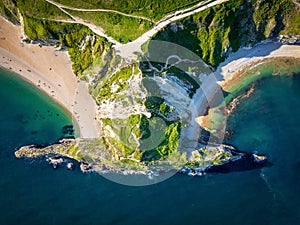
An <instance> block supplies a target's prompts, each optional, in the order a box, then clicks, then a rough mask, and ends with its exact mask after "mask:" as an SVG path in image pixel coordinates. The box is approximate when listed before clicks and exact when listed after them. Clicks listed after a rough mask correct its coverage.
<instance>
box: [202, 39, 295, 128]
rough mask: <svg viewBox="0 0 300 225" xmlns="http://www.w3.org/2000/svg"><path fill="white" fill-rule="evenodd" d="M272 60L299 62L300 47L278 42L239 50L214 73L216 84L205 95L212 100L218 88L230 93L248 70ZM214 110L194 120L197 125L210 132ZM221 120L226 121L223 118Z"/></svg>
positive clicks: (203, 106) (207, 89) (203, 107)
mask: <svg viewBox="0 0 300 225" xmlns="http://www.w3.org/2000/svg"><path fill="white" fill-rule="evenodd" d="M272 59H282V60H284V59H295V60H299V61H300V45H292V44H291V45H287V44H282V43H280V42H262V43H259V44H257V45H255V46H254V47H252V48H240V49H239V50H238V51H237V52H235V53H232V54H230V56H229V57H228V58H227V59H226V60H225V61H224V62H222V63H221V64H220V65H219V66H218V68H217V69H216V71H215V72H214V76H215V78H216V80H217V82H216V83H214V85H212V84H211V83H210V85H207V86H208V87H209V88H206V95H209V96H210V97H211V98H210V99H213V97H214V96H215V93H216V92H217V91H218V90H219V89H220V88H221V89H222V90H223V91H228V92H230V91H231V88H232V87H233V86H234V84H235V83H236V82H238V80H239V79H240V78H241V77H243V76H244V75H245V73H246V72H247V71H248V70H250V69H251V68H254V67H255V66H257V65H259V64H261V63H264V62H266V61H268V60H272ZM206 97H207V96H206ZM212 101H214V100H212ZM207 107H208V105H207V104H206V103H205V102H204V103H203V104H202V111H205V110H206V108H207ZM214 110H215V109H209V111H208V114H207V115H205V116H199V117H198V118H196V121H197V123H198V124H199V125H200V126H201V127H204V128H206V129H207V130H211V124H212V122H213V121H214V119H213V116H214ZM223 120H226V117H225V116H224V118H223ZM225 122H226V121H225Z"/></svg>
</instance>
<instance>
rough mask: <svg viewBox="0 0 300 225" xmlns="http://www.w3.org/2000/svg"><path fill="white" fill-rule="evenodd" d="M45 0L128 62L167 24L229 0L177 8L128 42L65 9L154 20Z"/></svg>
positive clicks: (211, 0)
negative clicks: (86, 28)
mask: <svg viewBox="0 0 300 225" xmlns="http://www.w3.org/2000/svg"><path fill="white" fill-rule="evenodd" d="M45 1H47V2H48V3H50V4H52V5H54V6H56V7H57V8H59V9H60V10H61V11H62V12H64V13H65V14H67V15H68V16H70V17H71V18H72V19H73V20H74V23H79V24H82V25H85V26H87V27H88V28H90V29H91V30H92V31H93V32H94V33H96V34H98V35H99V36H102V37H105V38H106V39H107V40H108V41H109V42H111V43H112V44H113V47H114V48H115V50H116V53H117V54H118V55H120V56H121V57H123V58H124V59H126V60H127V61H128V62H130V61H135V60H137V57H138V56H137V54H136V53H142V49H141V47H142V46H143V45H144V44H145V43H146V42H147V41H148V40H150V39H151V38H152V37H153V36H154V35H155V34H156V33H158V32H159V31H160V30H162V29H163V28H164V27H166V26H167V25H169V24H171V23H173V22H175V21H177V20H180V19H183V18H185V17H188V16H191V15H193V14H195V13H198V12H201V11H203V10H205V9H207V8H210V7H213V6H215V5H219V4H222V3H224V2H227V1H229V0H206V1H203V2H200V3H198V4H196V5H194V6H191V7H189V8H187V9H183V10H177V11H175V12H173V13H171V14H169V15H167V16H165V17H164V18H163V19H161V20H160V21H158V22H156V24H155V26H154V27H153V28H152V29H150V30H148V31H147V32H145V33H144V34H143V35H141V36H140V37H138V38H137V39H135V40H134V41H132V42H129V43H126V44H121V43H120V42H118V41H116V40H115V39H114V38H112V37H110V36H108V35H106V34H105V31H104V30H103V29H102V28H100V27H99V26H96V25H93V24H91V23H87V22H86V21H84V20H83V19H80V18H77V17H74V16H73V15H72V14H71V13H69V12H67V11H66V10H65V9H70V10H76V11H86V12H113V13H118V14H120V15H124V16H129V17H134V18H139V19H144V20H148V21H151V22H153V21H152V20H150V19H149V18H146V17H142V16H135V15H131V14H126V13H122V12H119V11H115V10H108V9H79V8H74V7H69V6H65V5H62V4H59V3H57V2H55V1H52V0H45ZM67 22H70V21H67Z"/></svg>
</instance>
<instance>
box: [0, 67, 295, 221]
mask: <svg viewBox="0 0 300 225" xmlns="http://www.w3.org/2000/svg"><path fill="white" fill-rule="evenodd" d="M0 86H1V87H0V114H1V116H0V121H1V122H0V135H1V137H0V140H1V141H0V224H1V225H2V224H3V225H5V224H18V225H19V224H34V225H35V224H44V225H47V224H88V225H90V224H197V225H199V224H206V225H207V224H210V225H227V224H228V225H241V224H243V225H254V224H255V225H267V224H272V225H282V224H284V225H292V224H295V225H297V224H300V206H299V203H300V201H299V200H300V193H299V190H300V179H299V178H300V175H299V172H300V165H299V164H300V155H299V150H300V146H299V143H298V142H299V136H300V135H299V134H300V130H299V125H300V119H299V115H300V101H299V96H300V95H299V94H300V93H299V92H300V77H288V78H285V77H270V78H267V79H266V80H264V81H262V82H261V83H259V85H257V90H256V92H255V93H254V94H253V96H251V98H249V99H248V100H246V101H245V102H244V103H243V104H241V105H240V106H239V107H238V109H237V113H236V114H235V115H233V116H232V117H231V118H230V119H229V125H230V126H231V128H232V129H235V130H236V132H237V133H236V134H235V135H234V136H233V137H232V140H231V142H232V143H234V144H236V145H237V146H238V147H239V148H240V149H244V150H247V151H250V152H252V151H258V152H259V153H264V154H266V155H267V156H268V157H269V159H270V160H271V161H272V162H273V163H274V165H273V166H272V167H268V168H264V169H258V170H252V171H246V172H235V173H230V174H210V175H206V176H203V177H197V178H195V177H189V176H180V175H176V176H173V177H172V178H170V179H169V180H167V181H164V182H162V183H159V184H156V185H151V186H146V187H129V186H123V185H119V184H116V183H113V182H111V181H108V180H106V179H105V178H103V177H101V176H99V175H97V174H87V175H86V174H82V173H80V172H79V171H78V170H75V171H72V172H71V171H67V170H66V169H63V168H61V169H58V170H54V169H52V168H51V167H50V166H49V165H47V164H46V163H44V162H41V161H38V160H36V161H29V160H22V159H15V158H14V155H13V152H14V150H15V149H16V148H17V147H19V146H21V145H24V144H30V143H42V144H46V143H51V142H55V141H56V140H57V139H58V138H60V137H62V136H63V134H62V132H61V127H62V126H64V125H66V124H69V123H70V122H71V119H70V118H69V117H68V116H67V114H66V113H64V112H63V110H62V109H60V108H58V107H57V105H56V104H55V103H54V102H51V101H50V99H49V98H48V97H46V96H45V95H42V94H41V93H40V92H38V91H37V90H35V89H33V88H32V87H31V86H30V85H27V84H24V83H23V82H20V81H19V79H17V78H12V77H11V76H7V75H6V74H5V73H3V72H1V75H0ZM48 110H49V111H50V112H48ZM37 111H39V112H38V113H37ZM51 113H52V114H51ZM57 113H58V114H59V116H58V117H57V116H56V114H57ZM36 114H38V115H36Z"/></svg>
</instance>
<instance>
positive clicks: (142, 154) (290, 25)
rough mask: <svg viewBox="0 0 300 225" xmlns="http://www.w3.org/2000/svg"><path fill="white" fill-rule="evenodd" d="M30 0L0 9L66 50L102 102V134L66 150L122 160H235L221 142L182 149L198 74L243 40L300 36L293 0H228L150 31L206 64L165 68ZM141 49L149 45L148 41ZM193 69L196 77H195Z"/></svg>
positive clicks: (31, 35)
mask: <svg viewBox="0 0 300 225" xmlns="http://www.w3.org/2000/svg"><path fill="white" fill-rule="evenodd" d="M25 3H26V1H21V0H14V1H11V0H6V1H3V2H1V3H0V14H1V15H3V16H5V17H6V18H9V19H10V20H11V21H12V22H14V23H21V25H22V26H24V31H25V34H26V36H27V37H28V39H31V40H35V41H37V42H39V43H42V44H50V45H56V46H57V47H59V48H60V49H62V50H67V51H68V53H69V55H70V59H71V61H72V63H73V70H74V73H75V75H77V76H78V78H80V79H82V80H85V81H87V82H88V84H89V91H90V94H91V95H92V96H93V98H94V99H95V101H96V103H97V104H98V107H99V108H98V113H97V116H96V118H95V119H96V120H98V122H99V126H100V130H101V132H100V133H101V138H99V140H97V141H95V142H94V141H89V142H81V143H80V142H78V143H76V144H74V145H72V146H71V147H70V148H66V150H65V151H66V152H67V154H66V155H67V156H69V157H73V158H76V159H78V160H85V161H91V162H98V163H99V162H105V163H106V164H109V163H111V162H115V163H121V164H123V165H125V167H126V166H132V167H140V166H141V165H142V166H145V165H149V164H151V163H152V164H153V163H154V164H155V163H157V162H162V161H169V162H171V164H172V165H175V166H177V167H180V166H182V165H184V164H185V163H186V162H187V161H188V160H190V161H196V162H197V163H196V164H195V165H200V164H199V162H200V161H201V162H202V161H203V160H204V158H205V160H204V161H205V165H206V166H207V165H209V164H222V163H224V162H225V161H227V160H230V157H231V155H230V152H229V153H228V152H226V151H225V150H224V149H222V148H207V149H203V146H201V143H199V145H197V144H195V145H194V146H195V152H190V154H189V155H187V154H186V153H185V152H183V151H180V150H179V147H180V146H181V144H182V143H180V139H181V138H182V136H183V133H182V130H183V129H185V128H186V127H187V126H189V125H190V123H186V120H185V121H184V120H183V118H188V117H189V116H191V115H190V114H189V113H186V115H185V116H183V115H184V114H185V112H184V109H185V108H188V107H189V105H190V104H191V102H192V101H193V96H194V94H195V93H197V91H198V90H199V88H200V87H201V79H200V78H199V73H203V74H207V75H209V73H210V72H211V71H212V70H211V66H212V67H216V66H218V65H219V63H220V62H222V61H223V60H224V59H225V58H226V57H227V56H228V55H229V54H230V53H231V52H233V51H237V50H238V49H239V48H240V47H247V46H252V45H254V44H256V43H258V42H260V41H262V40H265V39H272V40H281V41H285V42H297V41H298V38H299V37H300V28H299V24H300V6H299V3H298V2H297V1H290V0H281V1H276V0H269V1H263V0H252V1H251V0H248V1H246V0H237V1H228V2H226V3H222V4H219V5H216V6H214V7H211V8H208V9H206V10H204V11H202V12H199V13H196V14H193V15H191V16H189V17H186V18H184V19H181V20H179V21H176V22H174V23H171V24H170V25H168V26H166V27H165V28H164V29H163V30H161V31H159V32H158V33H157V34H156V35H155V36H154V37H153V40H164V41H168V42H173V43H176V44H178V45H180V46H183V47H185V48H187V49H189V50H190V51H191V52H193V53H195V54H196V55H197V56H198V57H199V58H200V59H202V60H203V61H204V62H205V63H206V64H207V65H205V64H204V63H202V66H203V67H205V68H206V69H205V70H203V71H201V72H199V71H193V66H192V65H186V66H185V69H183V68H181V69H178V68H177V67H176V66H171V65H168V66H165V67H164V63H162V62H161V63H153V64H151V63H149V62H148V63H147V62H146V61H143V62H140V61H139V60H137V61H135V62H132V61H131V62H128V61H126V60H125V59H123V58H122V57H120V56H118V53H117V52H116V51H115V50H114V48H113V47H112V44H111V43H110V42H109V41H108V40H107V39H105V38H103V37H100V36H98V35H96V34H95V33H94V32H93V31H92V30H91V29H88V28H87V27H85V26H83V25H82V24H76V23H75V22H76V21H75V22H74V20H75V19H76V18H75V19H74V18H70V16H69V14H68V13H67V14H64V13H62V11H59V10H58V8H55V7H54V6H53V5H51V7H50V5H45V4H46V3H45V2H43V3H40V4H41V7H43V8H47V9H48V11H51V15H52V16H50V17H49V18H43V16H44V15H41V14H38V13H39V12H31V13H29V11H27V10H26V9H25V8H24V6H25V5H26V4H25ZM47 4H48V3H47ZM57 10H58V11H57ZM45 15H46V14H45ZM20 18H22V19H20ZM130 32H132V31H130ZM144 50H146V51H149V49H147V47H145V49H144ZM201 62H202V61H201ZM195 73H198V74H197V75H196V76H195V77H193V76H191V74H195ZM199 135H200V134H199ZM199 139H201V137H200V136H199ZM193 141H194V142H196V141H198V140H196V139H194V140H193ZM78 156H80V157H79V158H78ZM208 156H209V157H208ZM118 166H120V164H118Z"/></svg>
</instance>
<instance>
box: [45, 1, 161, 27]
mask: <svg viewBox="0 0 300 225" xmlns="http://www.w3.org/2000/svg"><path fill="white" fill-rule="evenodd" d="M45 1H46V2H48V3H50V4H52V5H55V6H56V7H58V8H59V9H69V10H73V11H80V12H111V13H116V14H120V15H122V16H127V17H132V18H137V19H142V20H147V21H150V22H152V23H155V21H153V20H151V19H149V18H147V17H144V16H136V15H132V14H127V13H123V12H120V11H117V10H113V9H83V8H75V7H72V6H67V5H63V4H60V3H57V2H54V1H52V0H45Z"/></svg>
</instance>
